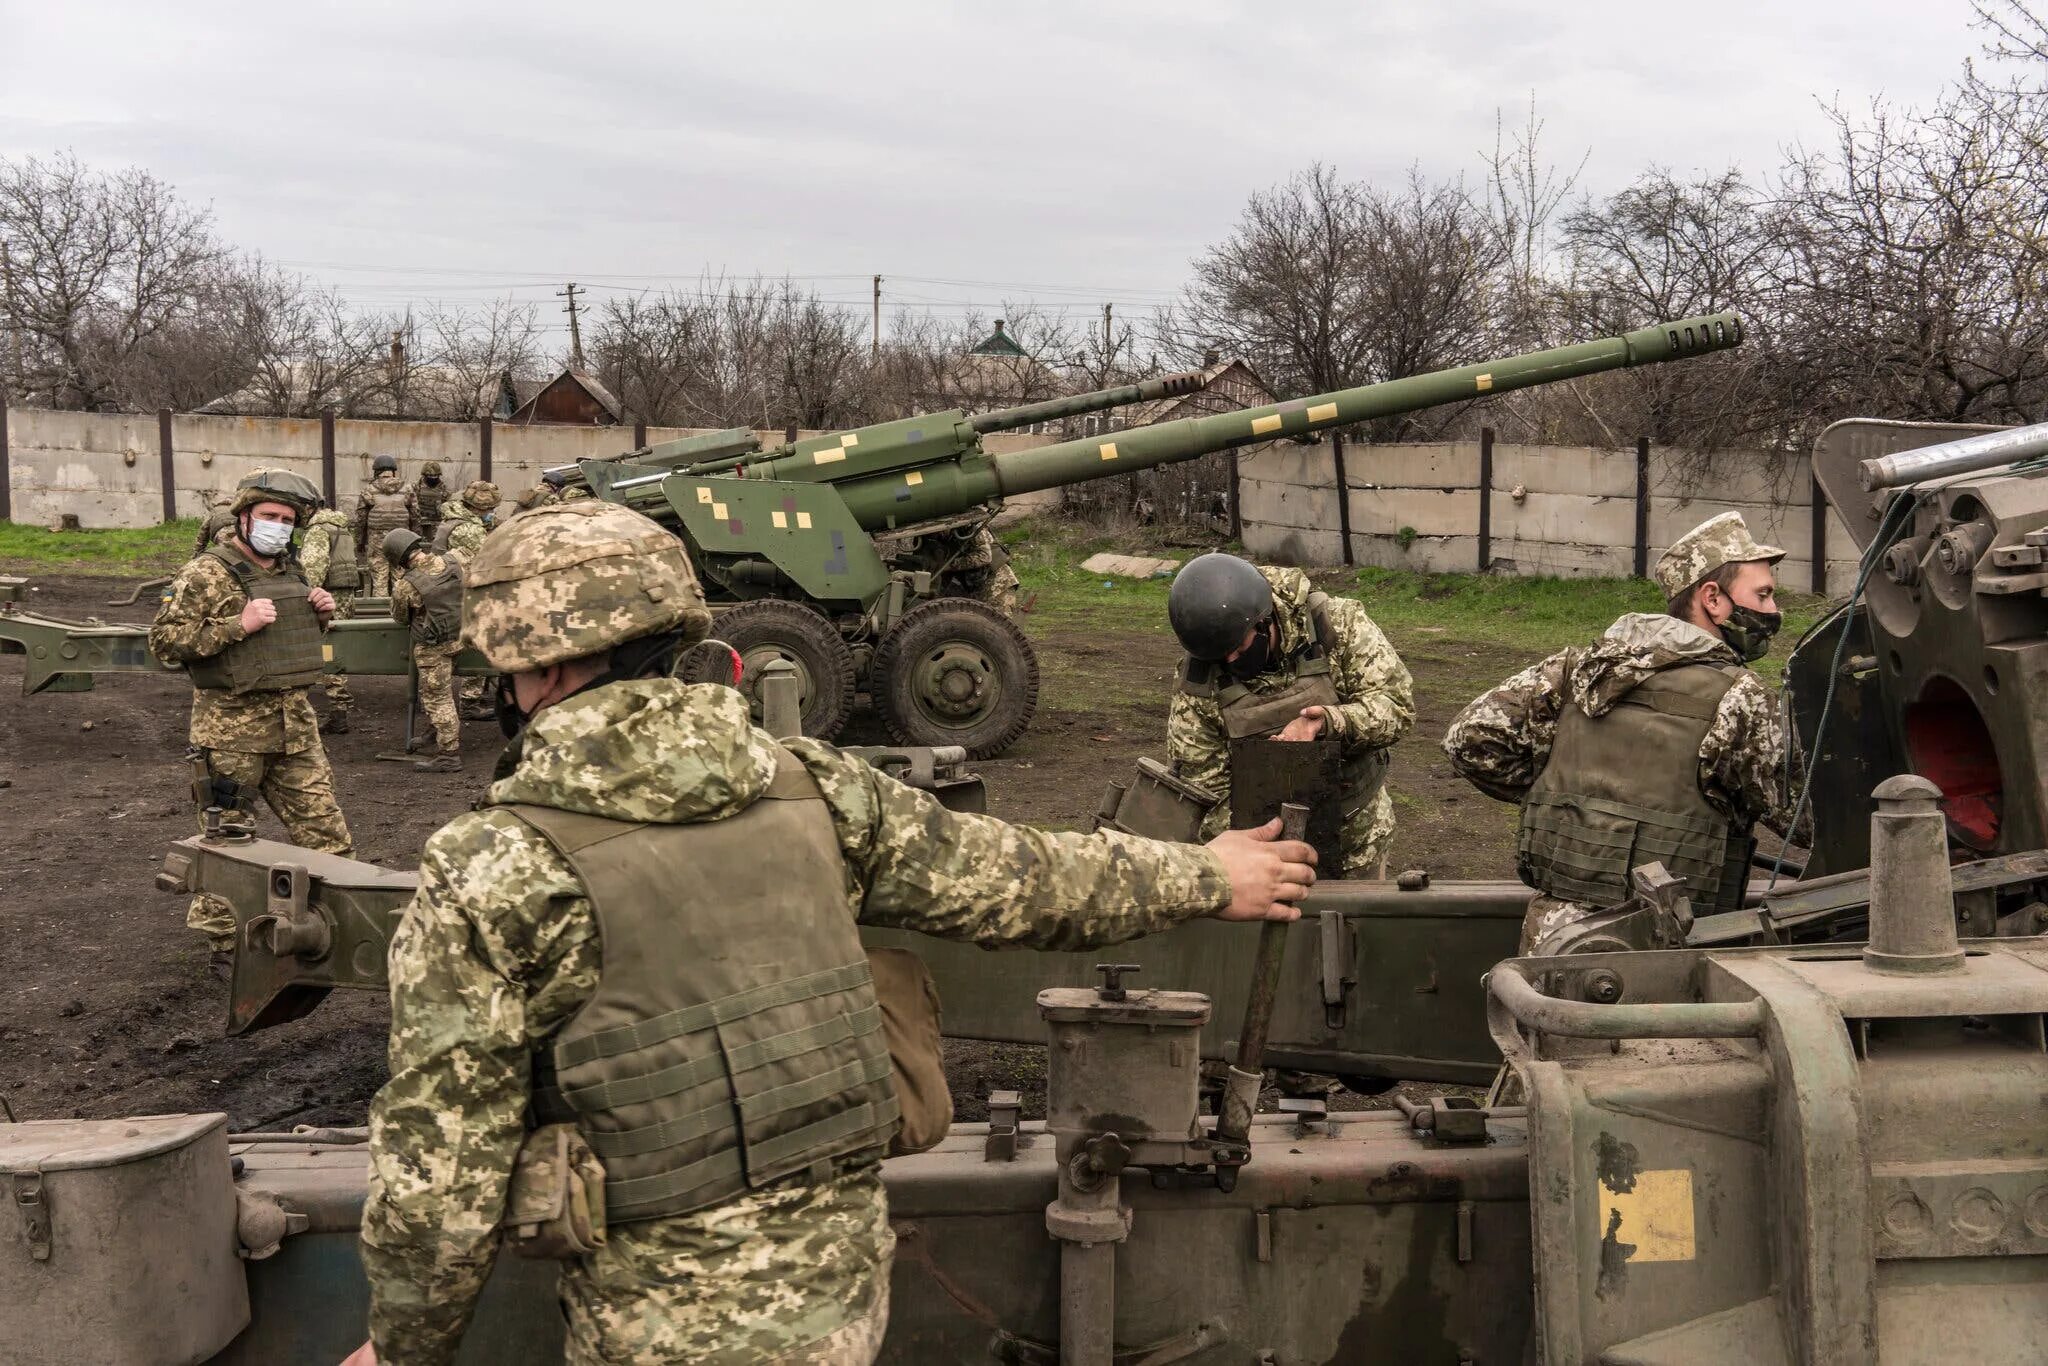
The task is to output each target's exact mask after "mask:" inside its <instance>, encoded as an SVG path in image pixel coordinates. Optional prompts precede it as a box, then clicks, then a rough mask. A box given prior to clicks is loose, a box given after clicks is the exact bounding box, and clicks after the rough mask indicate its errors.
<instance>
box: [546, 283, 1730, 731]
mask: <svg viewBox="0 0 2048 1366" xmlns="http://www.w3.org/2000/svg"><path fill="white" fill-rule="evenodd" d="M1741 337H1742V332H1741V327H1740V324H1739V323H1738V322H1737V320H1736V318H1735V316H1734V315H1733V314H1726V313H1723V314H1714V315H1710V316H1705V317H1697V318H1687V319H1682V320H1679V321H1677V322H1669V323H1660V324H1657V325H1656V326H1652V327H1646V328H1642V329H1640V330H1638V331H1634V332H1630V333H1627V334H1625V335H1622V336H1617V337H1608V338H1605V339H1602V340H1599V341H1593V342H1585V343H1582V344H1579V345H1575V346H1564V347H1558V348H1555V349H1552V350H1548V351H1539V352H1534V353H1531V354H1528V355H1521V356H1510V357H1505V358H1502V359H1499V360H1493V361H1485V362H1481V363H1479V364H1475V365H1465V366H1458V367H1456V368H1453V369H1447V370H1440V371H1434V372H1431V373H1429V374H1422V375H1413V376H1409V377H1407V378H1405V379H1397V380H1389V381H1386V382H1384V383H1380V384H1368V385H1361V386H1359V387H1356V388H1351V389H1342V390H1338V391H1335V392H1333V393H1327V394H1315V395H1311V396H1309V397H1306V398H1298V399H1291V400H1288V401H1287V402H1284V403H1275V404H1268V405H1264V406H1261V407H1256V408H1246V409H1241V410H1238V411H1233V412H1228V413H1220V414H1215V415H1212V416H1205V417H1191V418H1183V419H1180V420H1177V421H1172V422H1162V423H1156V424H1153V425H1150V426H1143V427H1135V428H1129V429H1125V430H1122V431H1116V432H1111V433H1105V434H1102V435H1099V436H1088V437H1082V438H1079V439H1076V440H1068V441H1057V442H1053V443H1051V444H1049V445H1044V446H1037V447H1032V448H1029V449H1020V450H991V449H989V448H987V447H986V446H985V445H984V444H983V439H982V438H983V436H984V434H985V433H986V432H989V431H994V430H999V429H1001V428H1002V427H1004V426H1014V425H1018V424H1019V423H1022V422H1026V421H1037V420H1042V419H1043V418H1044V417H1046V416H1048V415H1053V414H1057V413H1059V412H1072V411H1077V410H1086V408H1088V407H1100V406H1106V405H1107V404H1109V403H1112V402H1125V401H1131V398H1130V396H1141V395H1142V392H1145V391H1146V390H1145V386H1143V385H1140V386H1133V387H1132V388H1130V389H1126V390H1106V391H1103V393H1101V394H1096V395H1082V396H1079V397H1078V398H1076V399H1074V400H1053V401H1051V402H1049V403H1047V404H1038V405H1031V406H1030V407H1027V408H1024V409H1015V410H1010V411H1008V412H1007V413H1003V414H991V415H987V416H986V417H984V418H982V419H974V418H970V417H968V416H967V415H966V414H964V413H958V412H952V413H939V414H933V415H929V416H924V417H914V418H905V419H901V420H899V421H895V422H887V423H881V424H878V425H876V426H873V427H866V428H861V429H859V430H857V431H850V432H840V433H836V434H832V435H827V436H819V437H810V438H806V439H804V440H802V441H796V442H788V443H784V444H782V445H779V446H775V447H773V448H762V447H760V445H759V443H758V442H757V441H756V439H755V438H754V437H753V435H752V434H751V433H733V434H730V438H731V440H730V442H724V440H723V437H721V436H714V437H705V438H692V439H691V440H690V441H684V442H677V443H670V444H669V445H667V446H665V447H658V448H650V449H649V450H648V451H647V452H643V453H641V456H640V457H639V458H626V459H620V460H612V461H585V462H583V465H582V467H581V468H582V473H583V475H584V478H585V480H586V482H587V483H588V484H589V486H590V487H591V488H592V489H593V490H594V491H596V492H597V493H599V494H600V495H601V496H603V497H606V498H609V499H612V500H614V501H618V502H623V503H625V504H627V505H628V506H630V507H634V508H636V509H638V510H640V511H642V512H645V513H646V514H648V515H649V516H651V517H653V518H655V519H656V520H658V521H661V522H663V523H665V524H666V525H669V526H670V527H672V528H674V529H675V530H676V532H677V534H678V535H680V536H682V537H683V539H684V540H685V541H686V542H687V543H688V545H689V549H690V555H691V559H692V561H693V563H695V564H696V566H697V569H698V573H699V575H700V577H701V578H702V579H703V581H704V584H705V588H706V592H707V594H708V595H709V596H710V597H711V598H712V599H713V601H714V602H721V603H728V604H733V605H732V606H730V607H729V609H728V610H727V611H726V612H725V613H724V614H723V619H722V620H721V622H720V624H719V633H720V634H721V635H722V636H724V637H725V638H726V639H728V640H730V641H732V642H733V643H734V644H735V645H736V646H738V647H739V648H740V650H741V652H742V654H743V655H744V656H748V657H749V658H748V662H749V665H750V667H749V669H748V671H747V672H748V674H749V675H750V676H755V677H758V668H756V667H751V666H754V665H756V664H758V662H760V660H761V658H762V657H780V658H785V659H788V660H789V661H790V662H792V663H793V664H795V665H796V666H797V668H798V671H799V674H800V676H801V690H802V693H803V696H804V733H805V734H807V735H819V736H824V737H826V738H830V737H831V736H832V735H834V734H835V733H836V732H837V731H838V729H839V727H840V726H841V725H842V724H843V723H844V721H845V719H846V716H847V715H848V713H849V712H850V711H851V709H852V706H853V700H854V695H855V692H856V690H865V691H866V692H867V693H868V694H869V695H870V697H872V698H873V699H874V700H875V702H876V704H877V709H878V710H879V711H880V713H881V716H882V720H883V722H884V724H885V725H886V726H887V727H888V729H889V731H890V733H891V734H892V735H894V736H895V737H896V738H897V739H898V740H901V741H903V742H904V743H911V744H926V745H946V744H957V745H959V746H961V747H963V748H965V749H966V750H967V751H968V752H969V754H971V755H973V756H975V757H977V758H984V757H987V756H989V755H992V754H995V753H998V752H1000V751H1001V750H1002V749H1003V748H1004V747H1006V746H1007V745H1009V744H1010V743H1011V741H1013V740H1014V739H1015V738H1016V737H1017V736H1018V735H1019V734H1021V733H1022V732H1023V730H1024V727H1025V726H1026V725H1027V724H1028V722H1029V720H1030V717H1031V713H1032V710H1033V709H1034V707H1035V706H1036V699H1037V667H1036V661H1035V658H1034V656H1033V654H1032V651H1031V646H1030V643H1029V642H1028V641H1027V640H1026V639H1025V638H1024V636H1023V633H1022V632H1021V631H1019V630H1018V629H1017V628H1016V627H1015V626H1014V625H1013V624H1012V623H1011V622H1009V621H1008V620H1007V618H1005V617H1004V616H1003V614H1001V613H1000V612H997V611H995V610H993V609H991V608H989V607H987V606H986V605H983V604H979V603H975V602H972V601H966V600H962V599H959V598H957V597H955V598H949V597H947V596H945V594H946V593H947V592H948V591H949V590H948V588H947V586H946V583H945V579H946V577H947V574H948V572H949V566H950V565H951V564H952V563H953V562H954V561H956V560H958V559H959V557H960V556H961V555H962V554H964V553H965V552H966V550H967V549H968V546H969V544H970V542H972V541H973V540H974V538H975V535H976V533H977V532H978V531H980V529H981V528H982V527H984V526H985V525H986V523H987V521H988V519H989V518H990V517H992V516H993V515H994V514H995V512H996V511H997V510H998V509H1000V508H1001V506H1002V503H1003V500H1004V499H1005V498H1007V497H1012V496H1015V495H1018V494H1025V493H1034V492H1038V491H1040V490H1044V489H1053V488H1061V487H1064V486H1067V485H1071V484H1078V483H1084V482H1087V481H1089V480H1094V479H1106V478H1110V477H1112V476H1115V475H1120V474H1128V473H1132V472H1135V471H1139V470H1146V469H1153V468H1156V467H1159V466H1162V465H1169V464H1174V463H1177V462H1180V461H1184V460H1192V459H1195V458H1197V457H1199V456H1203V455H1209V454H1212V453H1215V452H1218V451H1227V450H1233V449H1236V448H1238V447H1242V446H1249V445H1254V444H1258V443H1264V442H1271V441H1277V440H1281V439H1302V440H1306V439H1310V438H1313V437H1314V436H1316V435H1317V434H1318V433H1321V432H1325V431H1332V430H1337V429H1341V428H1344V427H1347V426H1352V425H1355V424H1357V423H1361V422H1369V421H1373V420H1375V419H1379V418H1384V417H1388V416H1392V415H1394V414H1399V413H1409V412H1415V411H1418V410H1421V409H1424V408H1431V407H1438V406H1441V405H1444V404H1448V403H1457V402H1463V401H1467V400H1471V399H1475V398H1483V397H1485V396H1487V395H1489V394H1498V393H1506V392H1509V391H1511V390H1515V389H1524V388H1529V387H1532V386H1535V385H1540V384H1549V383H1554V382H1557V381H1560V380H1566V379H1572V378H1575V377H1578V376H1582V375H1590V374H1596V373H1599V372H1601V371H1605V370H1615V369H1621V368H1624V367H1628V366H1635V365H1648V364H1654V363H1657V362H1660V361H1669V360H1679V359H1683V358H1686V357H1691V356H1696V355H1704V354H1706V353H1708V352H1711V351H1718V350H1723V349H1726V348H1728V347H1732V346H1736V345H1738V344H1739V343H1740V341H1741ZM1172 382H1173V381H1172V380H1168V381H1153V382H1152V383H1154V384H1170V383H1172ZM1077 405H1080V406H1078V407H1077ZM722 442H723V444H722ZM732 443H737V444H738V445H740V446H741V447H743V449H738V450H734V449H727V448H726V446H727V445H729V444H732Z"/></svg>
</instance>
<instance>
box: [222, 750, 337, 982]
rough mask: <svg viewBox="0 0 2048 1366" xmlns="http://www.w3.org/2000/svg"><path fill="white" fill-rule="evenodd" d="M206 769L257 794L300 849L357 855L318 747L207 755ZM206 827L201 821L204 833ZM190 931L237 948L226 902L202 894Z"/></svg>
mask: <svg viewBox="0 0 2048 1366" xmlns="http://www.w3.org/2000/svg"><path fill="white" fill-rule="evenodd" d="M206 766H207V768H208V769H210V770H211V771H212V773H213V776H214V777H216V778H227V779H229V780H231V781H232V782H234V783H235V784H236V785H237V786H238V787H240V788H242V789H243V790H244V791H245V792H248V793H261V794H262V797H263V800H264V801H265V802H267V803H269V805H270V809H271V810H272V811H274V812H275V813H277V818H278V820H279V821H281V822H283V824H284V830H285V837H286V838H287V839H289V840H290V841H291V842H292V843H293V844H296V845H298V846H299V847H300V848H301V849H312V850H315V851H317V852H319V853H323V854H342V855H347V854H350V853H352V852H354V850H355V842H354V841H353V840H352V839H350V838H349V833H348V822H347V821H346V820H345V819H343V817H342V814H341V805H340V803H338V802H337V801H335V799H334V770H333V769H331V768H329V767H328V766H327V751H326V750H324V749H322V748H321V747H320V746H319V745H317V744H316V745H313V746H311V747H310V748H308V749H303V750H300V751H299V752H298V753H297V754H247V753H243V752H241V751H238V750H228V749H215V750H208V751H207V754H206ZM204 825H205V822H204V821H203V820H202V821H201V828H202V829H203V828H204ZM185 924H186V927H187V928H189V929H194V930H197V931H199V933H201V934H203V935H205V936H206V937H207V939H208V940H209V941H210V942H211V943H212V945H213V947H214V948H216V949H225V948H230V947H232V946H233V945H234V942H235V917H234V912H233V909H232V908H231V907H230V906H229V905H228V903H227V902H225V901H223V900H221V899H220V898H219V897H217V896H207V895H205V894H204V893H202V894H200V895H199V896H196V897H194V898H192V904H191V906H190V907H188V908H187V909H186V911H185Z"/></svg>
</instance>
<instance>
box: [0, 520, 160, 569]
mask: <svg viewBox="0 0 2048 1366" xmlns="http://www.w3.org/2000/svg"><path fill="white" fill-rule="evenodd" d="M198 537H199V521H198V519H197V518H189V517H188V518H183V519H181V520H179V521H175V522H170V523H167V524H165V525H163V526H152V527H141V528H136V529H132V530H130V529H107V530H98V529H96V530H91V531H51V530H49V529H48V528H47V527H39V526H17V525H15V524H13V523H11V522H0V569H4V570H5V571H6V572H7V573H11V574H35V573H44V574H48V573H65V574H105V575H109V576H120V577H132V576H134V575H137V574H159V573H161V574H168V573H170V572H172V571H173V570H175V569H177V567H178V566H179V565H181V564H183V563H184V562H185V561H186V560H187V559H189V558H191V555H192V542H193V541H195V540H197V539H198Z"/></svg>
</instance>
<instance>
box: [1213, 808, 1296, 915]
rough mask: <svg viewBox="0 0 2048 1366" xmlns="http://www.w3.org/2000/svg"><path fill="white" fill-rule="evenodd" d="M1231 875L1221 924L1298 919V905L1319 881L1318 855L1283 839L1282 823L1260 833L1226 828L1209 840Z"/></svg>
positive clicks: (1266, 826)
mask: <svg viewBox="0 0 2048 1366" xmlns="http://www.w3.org/2000/svg"><path fill="white" fill-rule="evenodd" d="M1209 852H1210V853H1212V854H1214V855H1216V857H1217V858H1219V859H1222V860H1223V870H1224V872H1225V873H1227V874H1228V875H1229V877H1230V905H1229V907H1228V908H1227V909H1225V910H1223V911H1221V912H1219V913H1218V915H1217V919H1219V920H1297V919H1299V918H1300V917H1301V910H1300V908H1299V907H1298V906H1296V905H1295V903H1296V902H1298V901H1300V900H1301V899H1302V898H1303V897H1305V896H1307V895H1308V889H1309V888H1310V887H1313V886H1314V885H1315V881H1316V868H1315V864H1316V851H1315V848H1314V846H1312V845H1309V844H1304V843H1303V842H1302V841H1300V840H1283V839H1281V838H1280V822H1279V821H1278V820H1277V819H1275V820H1270V821H1267V822H1266V823H1265V824H1264V825H1262V826H1260V827H1259V828H1258V829H1256V830H1226V831H1224V832H1223V833H1222V834H1220V835H1218V836H1217V837H1216V838H1215V839H1213V840H1210V841H1209Z"/></svg>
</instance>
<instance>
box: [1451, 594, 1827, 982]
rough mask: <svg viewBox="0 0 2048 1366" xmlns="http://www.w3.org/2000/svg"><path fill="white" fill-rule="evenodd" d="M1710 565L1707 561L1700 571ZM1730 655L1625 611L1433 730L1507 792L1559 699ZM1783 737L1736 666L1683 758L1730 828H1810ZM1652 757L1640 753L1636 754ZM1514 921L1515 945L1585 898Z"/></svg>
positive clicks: (1469, 774)
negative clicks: (1586, 642) (1519, 928)
mask: <svg viewBox="0 0 2048 1366" xmlns="http://www.w3.org/2000/svg"><path fill="white" fill-rule="evenodd" d="M1709 572H1711V571H1709ZM1697 663H1707V664H1720V665H1730V664H1739V663H1740V661H1739V660H1737V659H1736V657H1735V652H1734V651H1733V650H1731V649H1729V648H1728V645H1727V643H1726V642H1725V641H1723V640H1722V639H1721V637H1720V636H1718V635H1716V634H1713V633H1711V632H1708V631H1703V630H1701V629H1700V628H1699V627H1697V626H1694V625H1693V624H1692V623H1690V622H1687V621H1681V620H1679V619H1678V618H1677V617H1673V616H1667V615H1663V614H1659V613H1651V612H1631V613H1629V614H1628V615H1626V616H1624V617H1622V618H1621V619H1619V620H1618V621H1616V622H1615V623H1614V625H1612V626H1610V627H1609V628H1608V629H1607V632H1606V634H1604V635H1602V636H1601V637H1600V639H1599V640H1597V641H1595V642H1594V643H1593V644H1592V645H1590V646H1585V647H1574V648H1572V649H1568V650H1560V651H1558V652H1557V653H1556V654H1554V655H1551V656H1550V657H1549V658H1547V659H1544V660H1541V661H1539V662H1538V663H1535V664H1532V665H1530V666H1529V667H1528V668H1526V669H1524V670H1522V671H1521V672H1520V673H1518V674H1516V675H1514V676H1513V677H1512V678H1509V679H1508V680H1506V681H1505V682H1503V683H1501V684H1500V685H1499V686H1498V687H1495V688H1493V689H1492V690H1491V691H1489V692H1486V693H1483V694H1481V695H1480V696H1479V697H1477V698H1475V699H1473V701H1472V702H1471V703H1470V704H1468V705H1467V706H1466V708H1465V709H1464V710H1463V711H1461V712H1460V713H1458V716H1457V718H1456V719H1455V720H1453V721H1452V722H1451V725H1450V729H1449V730H1448V731H1446V732H1445V734H1444V739H1443V749H1444V753H1445V754H1446V755H1447V756H1448V757H1449V758H1450V761H1451V767H1452V768H1454V769H1455V770H1457V772H1458V774H1459V776H1461V777H1463V778H1464V779H1466V780H1467V781H1468V782H1470V783H1471V784H1472V785H1473V786H1474V787H1476V788H1478V789H1479V790H1480V791H1481V792H1484V793H1486V795H1488V796H1489V797H1494V798H1497V799H1498V800H1500V801H1505V802H1519V801H1521V800H1522V798H1523V797H1524V796H1525V795H1526V794H1527V793H1528V791H1529V787H1530V784H1532V783H1534V782H1535V781H1536V777H1537V775H1538V774H1540V773H1541V772H1542V771H1543V766H1544V765H1545V764H1546V763H1548V762H1549V760H1550V749H1551V746H1552V744H1554V743H1555V741H1556V739H1557V718H1558V716H1559V715H1560V714H1561V713H1562V711H1563V709H1564V708H1565V707H1566V706H1576V707H1578V708H1580V709H1581V710H1582V711H1584V712H1585V713H1586V714H1587V715H1588V716H1599V715H1602V714H1603V713H1605V712H1606V711H1607V710H1608V709H1610V708H1612V707H1613V706H1614V705H1615V704H1616V703H1617V702H1619V701H1620V700H1621V698H1622V697H1624V696H1626V695H1627V693H1628V691H1629V690H1630V689H1631V688H1633V687H1635V685H1636V684H1638V683H1640V682H1642V681H1643V680H1644V679H1645V678H1648V677H1649V676H1650V675H1651V674H1654V673H1656V672H1658V671H1659V670H1662V669H1669V668H1675V667H1678V666H1681V665H1686V664H1697ZM1787 743H1788V740H1787V735H1786V731H1785V727H1784V724H1783V722H1782V720H1781V718H1780V715H1779V708H1778V703H1777V699H1776V698H1775V697H1773V696H1772V694H1771V690H1770V688H1769V686H1768V685H1766V684H1765V683H1764V681H1763V680H1762V679H1761V678H1758V677H1757V676H1756V675H1755V674H1753V673H1749V672H1747V671H1745V672H1744V674H1743V676H1742V677H1741V678H1740V679H1738V680H1736V683H1735V686H1734V687H1732V688H1730V689H1729V690H1728V691H1727V693H1726V694H1724V695H1723V697H1722V698H1721V705H1720V708H1719V709H1718V710H1717V711H1716V712H1715V713H1714V719H1713V721H1712V723H1711V724H1709V726H1708V727H1707V733H1706V735H1705V737H1704V738H1703V739H1702V740H1701V741H1700V749H1699V753H1698V754H1697V755H1695V756H1670V757H1669V760H1668V761H1669V762H1685V761H1686V760H1687V759H1691V760H1692V761H1693V762H1695V763H1696V764H1697V765H1698V771H1699V783H1700V792H1701V793H1702V794H1703V795H1704V796H1705V797H1706V799H1707V801H1708V803H1709V804H1710V805H1712V806H1713V807H1714V809H1715V810H1717V811H1720V812H1722V813H1723V814H1725V815H1726V816H1727V817H1728V818H1729V820H1730V821H1731V822H1733V823H1734V825H1735V826H1736V828H1737V829H1741V830H1747V829H1749V828H1750V827H1751V826H1753V825H1756V824H1762V825H1764V826H1767V827H1768V828H1770V829H1772V830H1775V831H1777V832H1778V833H1779V834H1781V835H1790V836H1791V837H1792V838H1793V839H1794V840H1795V841H1804V840H1806V839H1810V838H1811V826H1810V822H1809V821H1806V820H1802V821H1801V823H1800V829H1799V830H1798V831H1796V832H1794V831H1791V830H1790V829H1789V827H1790V825H1791V814H1792V813H1791V802H1792V794H1789V793H1788V792H1787V791H1786V787H1785V781H1784V769H1785V747H1786V744H1787ZM1659 761H1663V760H1662V759H1661V758H1660V756H1645V762H1659ZM1538 901H1540V902H1542V903H1544V904H1542V905H1538V904H1536V903H1534V902H1532V903H1531V906H1530V911H1529V917H1528V919H1527V920H1526V921H1525V922H1524V928H1523V936H1524V937H1523V949H1524V950H1525V951H1526V950H1527V949H1528V948H1529V947H1530V946H1531V945H1533V944H1534V943H1535V941H1536V940H1537V939H1539V938H1541V937H1542V936H1543V935H1545V934H1548V933H1549V932H1550V931H1552V930H1555V929H1558V928H1561V927H1562V926H1564V925H1568V924H1570V923H1571V922H1572V921H1574V920H1577V919H1580V918H1582V917H1583V916H1585V915H1586V914H1588V913H1589V910H1590V909H1591V908H1588V907H1584V906H1580V905H1577V904H1576V903H1571V902H1564V901H1559V900H1556V899H1554V898H1551V897H1540V898H1538Z"/></svg>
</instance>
